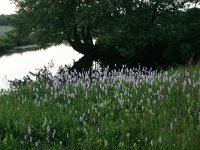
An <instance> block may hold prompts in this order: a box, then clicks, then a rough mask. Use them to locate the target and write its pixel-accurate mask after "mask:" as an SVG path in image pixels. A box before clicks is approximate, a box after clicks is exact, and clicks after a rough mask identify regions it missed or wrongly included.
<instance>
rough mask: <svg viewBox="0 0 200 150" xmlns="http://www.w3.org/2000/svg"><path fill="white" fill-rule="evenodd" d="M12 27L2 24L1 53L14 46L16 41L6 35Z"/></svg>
mask: <svg viewBox="0 0 200 150" xmlns="http://www.w3.org/2000/svg"><path fill="white" fill-rule="evenodd" d="M11 29H12V27H11V26H0V54H1V53H4V52H5V51H6V50H11V49H12V48H13V47H14V43H13V42H11V40H10V39H9V38H8V36H7V35H6V33H7V32H8V31H10V30H11Z"/></svg>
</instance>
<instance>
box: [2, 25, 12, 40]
mask: <svg viewBox="0 0 200 150" xmlns="http://www.w3.org/2000/svg"><path fill="white" fill-rule="evenodd" d="M11 29H12V27H11V26H0V39H2V38H5V37H6V34H5V33H6V32H8V31H10V30H11Z"/></svg>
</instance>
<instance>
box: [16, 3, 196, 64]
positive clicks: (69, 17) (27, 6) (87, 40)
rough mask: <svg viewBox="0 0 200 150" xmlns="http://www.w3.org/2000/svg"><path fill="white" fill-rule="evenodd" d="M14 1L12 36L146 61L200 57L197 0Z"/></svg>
mask: <svg viewBox="0 0 200 150" xmlns="http://www.w3.org/2000/svg"><path fill="white" fill-rule="evenodd" d="M12 1H13V2H15V4H16V5H17V7H18V9H19V10H18V12H17V15H16V17H15V19H13V21H12V24H13V26H14V27H15V29H14V31H13V35H15V37H26V36H27V35H30V34H31V35H34V36H35V37H36V38H37V41H38V43H40V44H41V45H43V46H47V45H52V44H60V43H66V44H69V45H71V46H72V47H73V48H74V49H75V50H76V51H78V52H80V53H82V54H85V55H109V56H115V57H117V56H122V57H125V58H127V59H129V60H131V61H132V62H135V63H143V64H144V65H146V64H155V63H158V64H159V63H163V64H166V63H167V64H170V63H174V62H176V63H184V62H185V61H188V59H189V58H191V57H197V56H199V49H200V34H199V32H197V30H198V29H199V27H200V22H199V20H200V10H199V9H198V8H196V7H197V6H198V4H199V3H200V1H199V0H59V1H55V0H12ZM189 4H193V5H192V6H190V7H189ZM94 40H95V41H96V42H94ZM186 58H187V59H186ZM195 59H197V58H195Z"/></svg>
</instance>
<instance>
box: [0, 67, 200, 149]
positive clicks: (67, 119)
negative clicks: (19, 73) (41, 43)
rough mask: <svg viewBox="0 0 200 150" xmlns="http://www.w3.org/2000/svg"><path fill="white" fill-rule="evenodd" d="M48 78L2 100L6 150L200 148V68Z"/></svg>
mask: <svg viewBox="0 0 200 150" xmlns="http://www.w3.org/2000/svg"><path fill="white" fill-rule="evenodd" d="M43 75H45V74H43ZM43 75H42V74H41V76H40V77H39V78H38V80H37V81H35V82H31V81H28V80H27V82H25V83H23V84H22V85H19V86H17V87H15V88H14V89H13V90H10V91H9V92H5V93H4V92H3V93H1V96H0V127H1V129H2V130H1V137H0V140H1V143H0V148H1V149H13V148H15V149H34V148H36V149H93V148H94V147H95V149H152V150H153V149H199V147H200V143H199V140H198V139H199V138H200V136H199V135H200V130H199V124H200V119H199V118H200V114H199V112H200V107H199V102H200V99H199V97H200V91H199V89H200V78H199V77H200V66H199V65H197V66H194V67H191V66H190V67H181V68H178V69H170V70H169V71H166V72H162V73H158V72H156V71H149V70H145V69H143V70H142V71H141V70H140V69H136V68H133V69H126V68H122V69H121V70H119V71H116V70H113V71H112V72H110V73H109V72H108V68H105V69H104V70H103V71H102V73H101V74H99V73H98V72H93V73H92V75H91V76H92V78H90V77H89V75H88V73H87V72H85V73H83V74H80V73H76V72H73V73H69V72H65V73H64V74H63V75H58V76H56V77H53V76H51V74H46V76H43Z"/></svg>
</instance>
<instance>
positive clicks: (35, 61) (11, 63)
mask: <svg viewBox="0 0 200 150" xmlns="http://www.w3.org/2000/svg"><path fill="white" fill-rule="evenodd" d="M82 56H83V55H81V54H79V53H78V52H76V51H74V50H73V48H71V47H69V46H65V45H59V46H53V47H50V48H48V49H46V50H44V49H41V50H37V51H28V52H24V53H21V54H19V53H16V54H12V55H8V56H6V55H5V56H2V57H0V89H2V88H8V80H14V79H16V78H17V79H22V78H23V77H24V76H26V75H27V74H28V72H29V71H31V72H36V69H39V68H43V67H44V66H48V64H49V63H50V62H53V63H54V67H53V68H52V69H51V71H52V73H56V71H57V70H58V67H59V66H61V65H72V64H73V62H74V61H77V60H79V59H80V58H81V57H82Z"/></svg>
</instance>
